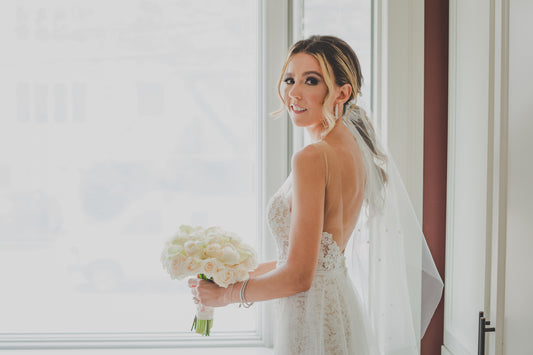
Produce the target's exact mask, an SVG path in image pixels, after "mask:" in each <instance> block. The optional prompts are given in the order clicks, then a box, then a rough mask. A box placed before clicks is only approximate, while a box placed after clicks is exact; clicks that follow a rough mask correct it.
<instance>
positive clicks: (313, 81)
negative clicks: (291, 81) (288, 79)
mask: <svg viewBox="0 0 533 355" xmlns="http://www.w3.org/2000/svg"><path fill="white" fill-rule="evenodd" d="M305 83H306V84H309V85H316V84H318V79H317V78H313V77H309V78H307V79H306V80H305Z"/></svg>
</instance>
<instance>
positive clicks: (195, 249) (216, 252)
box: [161, 225, 257, 336]
mask: <svg viewBox="0 0 533 355" xmlns="http://www.w3.org/2000/svg"><path fill="white" fill-rule="evenodd" d="M161 263H162V264H163V268H164V269H166V270H167V271H168V273H169V274H170V277H171V278H172V279H183V278H185V277H189V276H198V277H199V278H201V279H204V280H209V281H212V282H214V283H216V284H217V285H219V286H221V287H228V286H229V285H231V284H233V283H235V282H239V281H243V280H246V279H247V278H248V277H249V275H248V272H249V271H251V270H253V269H255V268H256V267H257V258H256V254H255V252H254V250H253V249H252V248H251V247H249V246H248V245H246V244H244V243H243V242H241V240H240V238H239V237H238V236H237V235H235V234H234V233H230V232H227V231H225V230H223V229H221V228H219V227H211V228H206V229H204V228H202V227H192V226H187V225H182V226H180V227H179V231H178V233H177V235H176V236H174V237H173V238H172V239H170V240H169V241H167V242H166V244H165V248H164V250H163V253H162V254H161ZM213 314H214V309H213V308H212V307H205V306H202V305H201V304H198V305H197V313H196V316H195V317H194V321H193V325H192V328H191V330H196V333H198V334H202V335H206V336H208V335H209V333H210V331H211V328H212V327H213Z"/></svg>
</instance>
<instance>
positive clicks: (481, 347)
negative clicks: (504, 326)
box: [477, 312, 496, 355]
mask: <svg viewBox="0 0 533 355" xmlns="http://www.w3.org/2000/svg"><path fill="white" fill-rule="evenodd" d="M478 324H479V325H478V337H477V353H478V355H485V333H487V332H494V331H496V328H494V327H490V328H487V325H490V321H488V320H486V319H485V316H484V313H483V312H479V323H478Z"/></svg>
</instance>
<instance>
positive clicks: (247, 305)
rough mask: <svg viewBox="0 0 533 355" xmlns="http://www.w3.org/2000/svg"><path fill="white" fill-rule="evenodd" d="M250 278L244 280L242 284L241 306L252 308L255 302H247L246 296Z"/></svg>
mask: <svg viewBox="0 0 533 355" xmlns="http://www.w3.org/2000/svg"><path fill="white" fill-rule="evenodd" d="M249 280H250V279H247V280H244V282H243V283H242V286H241V304H240V305H239V307H244V308H250V307H251V306H252V305H253V304H254V303H253V302H247V301H246V298H244V290H245V289H246V285H247V284H248V281H249Z"/></svg>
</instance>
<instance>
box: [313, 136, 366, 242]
mask: <svg viewBox="0 0 533 355" xmlns="http://www.w3.org/2000/svg"><path fill="white" fill-rule="evenodd" d="M314 145H315V147H316V148H317V149H318V150H320V152H321V153H322V156H323V158H324V164H325V166H326V191H325V206H324V226H323V231H324V232H328V233H331V234H332V235H333V240H334V241H335V242H336V243H337V245H338V246H339V248H340V249H341V250H342V251H343V252H344V249H345V248H346V244H347V243H348V241H349V238H350V236H351V234H352V232H353V230H354V228H355V225H356V223H357V219H358V217H359V213H360V211H361V206H362V204H363V198H364V187H365V171H364V165H363V161H362V157H361V153H360V151H359V147H358V145H357V143H356V141H355V139H354V138H353V136H352V134H351V133H349V132H348V134H336V135H328V136H327V137H326V139H325V140H323V141H320V142H318V143H314Z"/></svg>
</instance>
